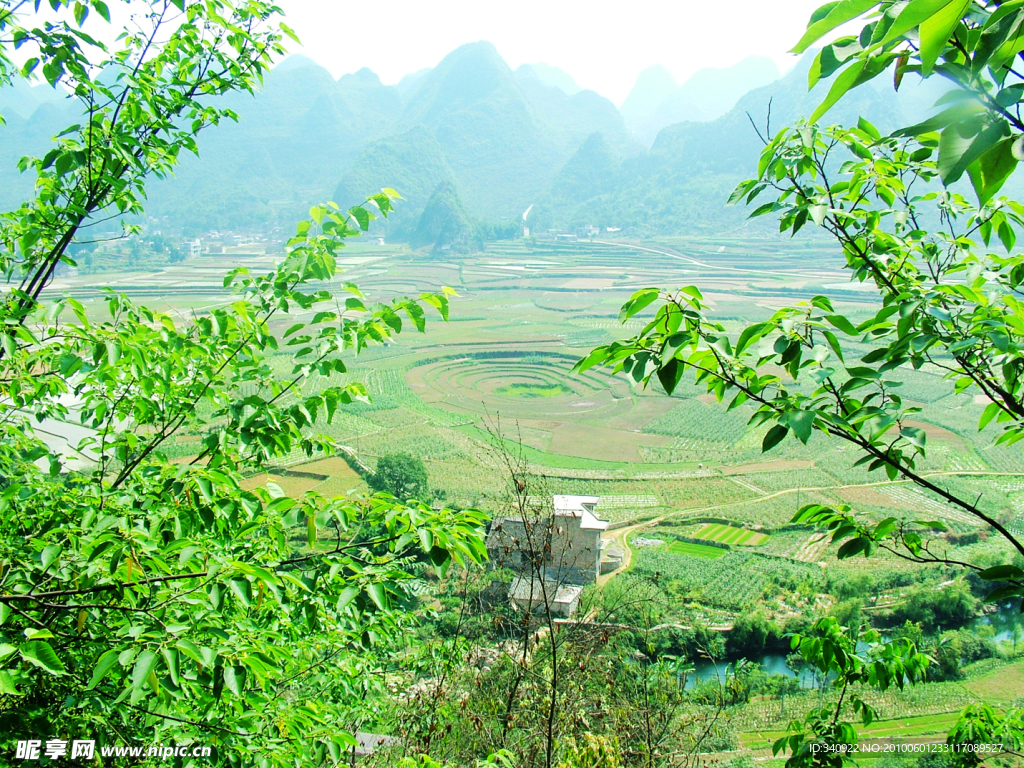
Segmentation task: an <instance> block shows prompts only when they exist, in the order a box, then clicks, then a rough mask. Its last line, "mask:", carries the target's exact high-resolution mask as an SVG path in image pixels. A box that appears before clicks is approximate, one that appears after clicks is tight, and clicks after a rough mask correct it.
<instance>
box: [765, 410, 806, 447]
mask: <svg viewBox="0 0 1024 768" xmlns="http://www.w3.org/2000/svg"><path fill="white" fill-rule="evenodd" d="M786 423H787V424H789V426H790V428H791V429H792V430H793V434H794V435H796V436H797V438H798V439H799V440H800V442H801V443H803V444H804V445H806V444H807V441H808V440H810V439H811V432H813V431H814V411H790V412H789V413H787V414H786ZM765 439H766V440H767V436H766V437H765Z"/></svg>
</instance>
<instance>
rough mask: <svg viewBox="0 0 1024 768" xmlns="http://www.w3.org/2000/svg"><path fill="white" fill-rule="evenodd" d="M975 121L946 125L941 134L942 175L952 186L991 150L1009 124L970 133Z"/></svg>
mask: <svg viewBox="0 0 1024 768" xmlns="http://www.w3.org/2000/svg"><path fill="white" fill-rule="evenodd" d="M972 124H973V121H967V122H958V123H953V124H951V125H947V126H946V127H945V128H944V129H943V131H942V134H941V135H940V136H939V163H938V165H939V176H940V177H942V183H943V184H945V185H946V186H949V185H950V184H952V183H953V182H955V181H957V179H959V178H960V177H961V176H963V175H964V171H966V170H967V167H968V166H969V165H971V163H973V162H974V161H975V160H977V159H978V158H980V157H981V156H982V155H983V154H985V153H986V152H988V150H989V149H991V148H992V147H993V146H994V145H995V144H996V142H998V141H999V140H1000V139H1001V138H1003V136H1004V135H1005V134H1006V133H1007V128H1006V123H1005V122H1002V121H1000V122H997V123H992V124H991V125H988V126H986V127H985V128H984V129H982V131H981V133H978V134H977V135H974V134H973V133H971V131H972V130H973V129H972V127H971V126H972Z"/></svg>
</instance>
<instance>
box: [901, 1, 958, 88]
mask: <svg viewBox="0 0 1024 768" xmlns="http://www.w3.org/2000/svg"><path fill="white" fill-rule="evenodd" d="M971 2H973V0H952V1H951V2H948V3H947V4H946V5H945V6H944V7H943V8H942V9H941V10H939V11H938V12H936V13H934V14H932V15H931V16H929V17H928V18H927V19H925V20H924V21H922V22H921V29H920V40H921V45H920V57H921V76H922V77H928V75H930V74H931V71H932V67H934V66H935V61H936V60H937V59H938V58H939V54H940V53H942V51H943V49H945V47H946V45H947V43H948V42H949V38H950V35H952V34H953V30H954V29H955V28H956V25H957V24H958V23H960V19H961V18H962V17H963V15H964V13H965V12H966V11H967V9H968V8H969V7H970V5H971ZM901 15H902V14H901Z"/></svg>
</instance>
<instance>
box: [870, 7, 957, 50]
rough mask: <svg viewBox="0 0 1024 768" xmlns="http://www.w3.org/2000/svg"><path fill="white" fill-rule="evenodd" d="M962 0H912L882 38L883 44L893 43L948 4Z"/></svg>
mask: <svg viewBox="0 0 1024 768" xmlns="http://www.w3.org/2000/svg"><path fill="white" fill-rule="evenodd" d="M959 2H961V0H911V2H910V3H908V4H907V5H906V6H905V7H904V8H903V10H902V11H900V14H899V16H897V17H896V20H895V21H894V22H893V23H892V26H891V27H889V31H888V32H886V34H885V37H884V38H882V45H885V44H887V43H891V42H892V41H893V40H895V39H897V38H899V37H902V36H903V35H905V34H906V33H907V32H909V31H910V30H912V29H914V28H915V27H918V26H920V25H921V24H923V23H924V22H926V21H927V20H928V19H930V18H931V17H932V16H935V15H936V14H938V13H939V12H940V11H942V10H943V9H944V8H945V7H946V6H948V5H956V4H958V3H959Z"/></svg>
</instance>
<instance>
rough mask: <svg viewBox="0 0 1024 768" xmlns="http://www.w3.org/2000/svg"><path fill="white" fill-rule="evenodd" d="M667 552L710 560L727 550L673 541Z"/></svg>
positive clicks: (720, 555)
mask: <svg viewBox="0 0 1024 768" xmlns="http://www.w3.org/2000/svg"><path fill="white" fill-rule="evenodd" d="M668 551H669V552H672V553H674V554H677V555H692V556H693V557H707V558H710V559H711V560H714V559H716V558H719V557H722V556H723V555H724V554H726V552H728V551H729V550H727V549H722V548H721V547H709V546H706V545H704V544H693V543H692V542H689V541H673V542H672V543H671V544H669V545H668Z"/></svg>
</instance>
